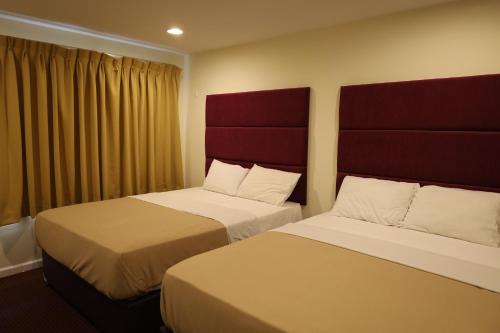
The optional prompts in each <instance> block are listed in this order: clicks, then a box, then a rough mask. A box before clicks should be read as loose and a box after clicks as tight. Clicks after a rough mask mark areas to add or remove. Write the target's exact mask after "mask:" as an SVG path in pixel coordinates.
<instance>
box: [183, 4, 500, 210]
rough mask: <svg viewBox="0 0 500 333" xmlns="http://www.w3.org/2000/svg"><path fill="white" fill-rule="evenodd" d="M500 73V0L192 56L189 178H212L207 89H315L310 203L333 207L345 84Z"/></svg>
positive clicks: (423, 11) (190, 180)
mask: <svg viewBox="0 0 500 333" xmlns="http://www.w3.org/2000/svg"><path fill="white" fill-rule="evenodd" d="M486 73H500V1H466V2H456V3H451V4H447V5H441V6H437V7H431V8H427V9H421V10H415V11H410V12H404V13H398V14H395V15H390V16H384V17H379V18H375V19H370V20H365V21H360V22H356V23H351V24H346V25H342V26H337V27H332V28H329V29H324V30H317V31H310V32H304V33H300V34H296V35H293V36H288V37H282V38H277V39H272V40H267V41H263V42H257V43H252V44H248V45H243V46H237V47H231V48H227V49H222V50H216V51H211V52H205V53H200V54H195V55H194V56H193V57H192V66H191V78H190V90H189V101H190V107H189V111H188V120H187V156H186V161H187V166H188V167H187V182H188V184H189V185H191V186H194V185H200V184H201V183H202V182H203V179H204V166H205V163H204V126H205V120H204V116H205V108H204V102H205V97H206V95H207V94H212V93H224V92H236V91H246V90H258V89H274V88H286V87H299V86H310V87H311V88H312V90H311V93H312V95H311V97H312V98H311V106H310V137H309V179H308V180H309V188H308V196H309V204H308V206H307V207H306V208H305V209H304V215H305V216H309V215H313V214H318V213H321V212H324V211H326V210H328V209H330V207H331V206H332V203H333V199H334V188H335V178H334V175H335V174H336V154H337V151H336V141H337V134H338V130H337V129H338V101H339V88H340V86H342V85H348V84H359V83H373V82H384V81H400V80H414V79H426V78H436V77H450V76H462V75H476V74H486Z"/></svg>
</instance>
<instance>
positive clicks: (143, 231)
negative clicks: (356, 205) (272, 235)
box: [35, 189, 300, 299]
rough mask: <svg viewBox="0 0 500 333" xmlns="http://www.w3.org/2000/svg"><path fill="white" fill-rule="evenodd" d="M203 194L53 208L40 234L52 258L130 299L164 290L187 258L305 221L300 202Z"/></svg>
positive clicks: (38, 227) (38, 226)
mask: <svg viewBox="0 0 500 333" xmlns="http://www.w3.org/2000/svg"><path fill="white" fill-rule="evenodd" d="M205 192H208V191H204V190H202V189H188V190H179V191H171V192H163V193H153V194H150V195H143V196H137V197H128V198H120V199H113V200H105V201H99V202H92V203H85V204H79V205H73V206H66V207H61V208H56V209H50V210H47V211H44V212H42V213H40V214H38V216H37V218H36V223H35V235H36V238H37V242H38V244H39V245H40V247H42V248H43V250H44V251H45V252H47V254H48V255H50V256H51V257H52V258H54V259H55V260H57V261H58V262H60V263H62V264H63V265H65V266H66V267H68V268H69V269H70V270H72V271H73V272H74V273H76V274H77V275H78V276H80V277H81V278H83V279H84V280H86V281H87V282H88V283H90V284H91V285H93V286H94V287H95V288H96V289H97V290H98V291H100V292H101V293H103V294H104V295H106V296H107V297H109V298H111V299H129V298H133V297H137V296H140V295H142V294H145V293H148V292H150V291H152V290H155V289H158V288H159V286H160V283H161V279H162V277H163V274H164V272H165V270H166V269H167V268H169V267H171V266H172V265H174V264H176V263H178V262H180V261H182V260H184V259H186V258H189V257H191V256H194V255H196V254H199V253H202V252H205V251H209V250H212V249H215V248H218V247H221V246H224V245H227V244H228V243H229V242H230V241H234V240H236V238H237V237H241V238H244V237H246V236H247V235H252V234H255V233H258V232H260V231H261V230H267V229H269V228H273V227H276V226H280V225H283V224H286V223H288V222H293V221H295V220H296V219H299V218H300V215H299V216H297V207H296V206H295V205H290V206H288V205H287V206H285V207H266V205H267V204H264V203H253V202H246V199H241V200H238V199H240V198H233V197H229V196H226V195H223V194H217V193H205ZM250 201H251V200H250ZM221 202H223V204H222V203H221ZM228 205H229V206H228ZM231 205H232V206H231ZM169 206H172V207H175V206H178V207H179V209H173V208H171V207H169ZM267 206H270V205H267ZM298 212H299V214H300V205H299V207H298Z"/></svg>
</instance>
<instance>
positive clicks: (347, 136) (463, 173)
mask: <svg viewBox="0 0 500 333" xmlns="http://www.w3.org/2000/svg"><path fill="white" fill-rule="evenodd" d="M339 118H340V126H339V127H340V128H339V145H338V173H337V191H338V189H339V188H340V185H341V183H342V180H343V178H344V177H345V176H346V175H358V176H365V177H375V178H381V179H392V180H400V181H411V182H420V183H421V184H422V185H430V184H435V185H440V186H449V187H459V188H467V189H475V190H482V191H492V192H500V172H499V170H500V74H495V75H483V76H473V77H461V78H447V79H433V80H421V81H408V82H394V83H382V84H367V85H355V86H345V87H342V88H341V97H340V116H339Z"/></svg>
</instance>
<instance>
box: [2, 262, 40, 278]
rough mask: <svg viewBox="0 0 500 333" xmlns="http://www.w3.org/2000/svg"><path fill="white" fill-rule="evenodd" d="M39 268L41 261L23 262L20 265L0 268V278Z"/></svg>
mask: <svg viewBox="0 0 500 333" xmlns="http://www.w3.org/2000/svg"><path fill="white" fill-rule="evenodd" d="M39 267H42V259H36V260H31V261H27V262H23V263H22V264H18V265H13V266H8V267H4V268H0V278H3V277H6V276H10V275H14V274H18V273H22V272H26V271H30V270H32V269H36V268H39Z"/></svg>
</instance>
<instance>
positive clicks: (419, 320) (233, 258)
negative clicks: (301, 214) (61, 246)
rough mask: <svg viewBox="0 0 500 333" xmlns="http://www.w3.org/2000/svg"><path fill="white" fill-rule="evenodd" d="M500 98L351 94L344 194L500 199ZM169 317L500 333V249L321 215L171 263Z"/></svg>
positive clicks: (491, 88) (486, 92) (326, 328)
mask: <svg viewBox="0 0 500 333" xmlns="http://www.w3.org/2000/svg"><path fill="white" fill-rule="evenodd" d="M499 88H500V74H494V75H484V76H474V77H462V78H446V79H433V80H421V81H409V82H394V83H381V84H366V85H354V86H345V87H342V88H341V92H340V103H339V105H340V110H339V137H338V156H337V182H336V185H337V191H338V190H339V189H340V186H341V184H342V183H343V181H344V178H345V177H346V176H358V177H369V178H378V179H387V180H395V181H400V182H408V183H419V184H420V185H421V186H424V185H439V186H444V187H454V188H462V189H469V190H478V191H488V192H497V193H500V173H499V172H498V170H499V166H500V155H499V154H498V151H500V112H499V110H500V95H499V94H498V91H499ZM354 207H356V206H354ZM465 224H466V223H465ZM450 225H452V223H450ZM161 307H162V317H163V320H164V322H165V323H166V325H167V326H168V327H170V328H172V329H173V331H175V332H176V333H193V332H207V333H210V332H219V333H224V332H329V333H330V332H339V333H340V332H342V333H344V332H352V333H358V332H384V333H386V332H389V333H396V332H397V333H399V332H436V333H438V332H439V333H441V332H454V333H457V332H464V333H469V332H481V333H496V332H500V316H499V315H498V313H499V311H500V251H499V248H493V247H488V246H485V245H478V244H472V243H468V242H466V241H461V240H456V239H450V238H446V237H443V236H437V235H433V234H426V233H422V232H418V231H414V230H403V229H399V228H396V227H388V226H383V225H375V224H372V223H369V222H366V221H361V222H360V221H353V220H345V219H344V220H342V219H339V218H338V217H336V218H333V217H332V216H329V215H320V216H317V217H313V218H310V219H307V220H305V221H302V222H299V223H296V224H294V225H287V226H284V227H282V228H279V229H278V230H274V231H268V232H265V233H263V234H261V235H258V236H255V237H253V238H251V239H248V240H245V241H242V242H239V243H236V244H232V245H230V246H228V247H225V248H221V249H217V250H214V251H212V252H209V253H205V254H202V255H199V256H196V257H194V258H190V259H188V260H186V261H183V262H182V263H180V264H178V265H176V266H173V267H172V268H170V269H169V270H167V272H166V274H165V277H164V280H163V286H162V298H161Z"/></svg>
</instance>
